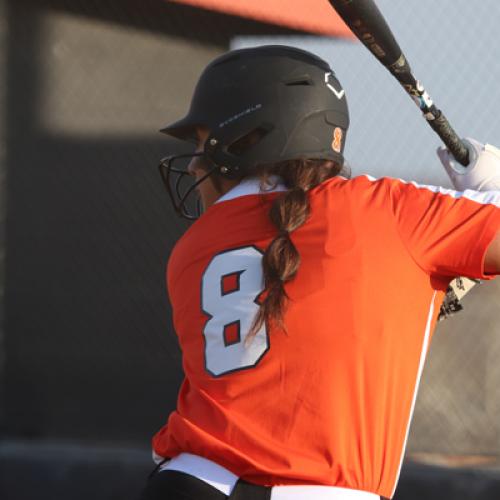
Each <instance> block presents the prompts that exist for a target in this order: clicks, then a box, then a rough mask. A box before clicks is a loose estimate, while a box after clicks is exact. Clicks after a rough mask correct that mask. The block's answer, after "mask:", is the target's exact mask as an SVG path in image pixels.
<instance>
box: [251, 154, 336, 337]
mask: <svg viewBox="0 0 500 500" xmlns="http://www.w3.org/2000/svg"><path fill="white" fill-rule="evenodd" d="M340 171H341V167H340V166H339V165H338V164H337V163H335V162H333V161H325V160H291V161H286V162H282V163H277V164H275V165H268V166H262V167H259V169H258V177H259V178H260V180H261V185H265V183H269V178H270V177H271V176H278V177H279V179H280V180H281V181H282V182H283V183H284V184H285V187H286V188H287V191H285V192H284V193H283V194H282V195H281V196H278V197H277V198H276V199H275V200H274V201H273V204H272V206H271V209H270V211H269V218H270V219H271V222H272V223H273V224H274V226H276V229H277V235H276V236H275V238H274V239H273V240H272V241H271V243H270V245H269V246H268V247H267V249H266V251H265V253H264V256H263V258H262V268H263V271H264V283H265V293H264V295H263V297H264V298H263V300H262V301H261V307H260V309H259V312H258V313H257V315H256V317H255V320H254V322H253V325H252V328H251V329H250V332H249V334H248V336H247V340H251V339H252V338H253V337H254V336H255V335H256V334H257V332H258V331H259V330H260V328H261V327H262V325H263V324H266V325H268V326H270V325H271V324H273V325H275V326H277V327H278V328H281V329H283V330H284V331H286V326H285V324H284V315H285V312H286V308H287V303H288V300H289V297H288V295H287V293H286V289H285V284H286V283H288V282H289V281H291V280H293V278H295V276H296V275H297V272H298V270H299V267H300V254H299V252H298V250H297V248H296V247H295V245H294V244H293V242H292V240H291V238H290V233H292V232H293V231H296V230H297V229H298V228H300V227H301V226H302V225H303V224H304V223H305V222H306V221H307V219H308V218H309V215H310V204H309V196H308V191H309V190H310V189H312V188H314V187H316V186H317V185H319V184H321V183H322V182H324V181H325V180H327V179H329V178H331V177H335V176H336V175H338V174H339V173H340Z"/></svg>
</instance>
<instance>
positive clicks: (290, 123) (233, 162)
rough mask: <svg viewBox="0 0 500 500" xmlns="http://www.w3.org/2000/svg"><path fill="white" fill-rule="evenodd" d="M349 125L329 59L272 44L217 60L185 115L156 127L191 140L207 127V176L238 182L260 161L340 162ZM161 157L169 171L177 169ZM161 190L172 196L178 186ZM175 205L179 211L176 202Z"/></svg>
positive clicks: (265, 162)
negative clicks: (308, 160) (327, 61)
mask: <svg viewBox="0 0 500 500" xmlns="http://www.w3.org/2000/svg"><path fill="white" fill-rule="evenodd" d="M348 126H349V112H348V108H347V102H346V98H345V92H344V90H343V89H342V87H341V85H340V83H339V82H338V80H337V79H336V77H335V75H334V73H333V71H332V69H331V68H330V66H329V65H328V63H326V62H325V61H323V60H322V59H320V58H318V57H316V56H315V55H313V54H311V53H309V52H306V51H303V50H300V49H296V48H293V47H287V46H278V45H271V46H263V47H257V48H252V49H241V50H235V51H231V52H228V53H226V54H224V55H222V56H221V57H219V58H217V59H215V60H214V61H213V62H212V63H210V64H209V65H208V66H207V68H206V69H205V70H204V72H203V73H202V75H201V77H200V79H199V81H198V83H197V85H196V89H195V92H194V95H193V98H192V101H191V106H190V109H189V112H188V114H187V115H186V116H185V117H184V118H182V119H181V120H178V121H176V122H174V123H172V124H170V125H167V126H166V127H164V128H163V129H162V130H161V132H163V133H165V134H168V135H171V136H173V137H176V138H180V139H183V140H187V141H191V142H193V140H194V142H196V132H197V129H198V128H204V129H206V130H208V131H209V136H208V139H207V140H206V143H205V146H204V152H203V153H202V154H204V155H205V159H206V160H207V162H206V163H207V164H209V165H210V166H214V168H212V169H211V170H210V173H209V174H208V175H207V176H205V178H207V177H209V175H212V174H214V175H220V176H223V177H226V178H228V179H238V178H242V177H245V176H250V175H252V172H253V171H254V169H255V167H256V166H258V165H262V164H271V163H277V162H282V161H285V160H293V159H324V160H332V161H335V162H336V163H338V164H339V165H340V166H342V165H343V163H344V157H343V151H344V146H345V136H346V132H347V129H348ZM162 162H163V163H164V165H165V166H166V169H167V173H168V172H170V174H169V175H171V174H172V173H174V172H175V170H173V169H172V167H171V166H170V170H168V169H169V167H168V165H170V163H169V162H166V163H165V161H164V160H162ZM207 172H208V171H207ZM164 181H165V178H164ZM166 184H167V183H166ZM193 189H195V188H193ZM167 190H168V191H169V194H170V196H171V198H172V192H173V191H177V188H175V185H174V190H173V191H172V189H171V188H170V189H169V188H167ZM183 198H184V199H185V198H186V197H185V196H184V197H183ZM174 206H175V207H176V210H177V212H178V213H183V211H184V209H183V208H181V207H180V205H179V203H175V204H174ZM183 215H184V216H185V214H183Z"/></svg>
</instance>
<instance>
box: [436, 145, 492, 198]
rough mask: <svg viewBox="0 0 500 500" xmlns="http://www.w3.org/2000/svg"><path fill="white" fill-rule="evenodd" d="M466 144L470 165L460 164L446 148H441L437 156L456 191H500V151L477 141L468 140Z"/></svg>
mask: <svg viewBox="0 0 500 500" xmlns="http://www.w3.org/2000/svg"><path fill="white" fill-rule="evenodd" d="M464 142H465V143H466V145H467V149H468V150H469V158H470V161H469V165H468V166H466V167H464V166H463V165H461V164H460V163H458V162H457V161H456V160H455V158H454V157H453V155H452V154H451V153H450V152H449V151H448V149H447V148H445V147H440V148H438V150H437V154H438V156H439V159H440V160H441V163H442V164H443V166H444V168H445V170H446V172H447V174H448V176H449V178H450V179H451V182H452V184H453V186H454V187H455V189H457V190H458V191H465V190H466V189H474V190H475V191H499V190H500V149H498V148H496V147H495V146H492V145H491V144H481V143H480V142H478V141H476V140H475V139H470V138H466V139H464Z"/></svg>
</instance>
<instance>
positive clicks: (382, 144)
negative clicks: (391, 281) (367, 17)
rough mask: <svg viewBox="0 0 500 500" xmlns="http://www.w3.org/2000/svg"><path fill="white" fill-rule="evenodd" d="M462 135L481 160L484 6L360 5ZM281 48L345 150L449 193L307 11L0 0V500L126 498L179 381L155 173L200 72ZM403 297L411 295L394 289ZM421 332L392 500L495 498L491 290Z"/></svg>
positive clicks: (489, 26)
mask: <svg viewBox="0 0 500 500" xmlns="http://www.w3.org/2000/svg"><path fill="white" fill-rule="evenodd" d="M377 3H378V5H379V6H380V8H381V10H382V12H383V13H384V15H385V16H386V18H387V20H388V22H389V25H390V26H391V27H392V29H393V31H394V33H395V35H396V38H397V39H398V41H399V42H400V45H401V46H402V48H403V50H404V51H405V53H406V54H407V56H408V58H409V60H410V63H411V65H412V67H413V68H414V70H415V74H416V75H417V77H419V78H420V79H421V80H422V81H423V83H424V84H425V85H426V87H427V88H428V90H429V93H430V94H431V96H432V97H433V98H434V100H435V101H436V103H437V105H438V107H440V108H442V109H443V110H444V112H445V113H446V115H447V116H448V119H449V121H450V122H451V123H452V125H453V126H454V127H455V129H456V130H457V131H458V132H459V133H460V134H461V135H464V136H472V137H475V138H477V139H479V140H481V141H483V142H490V143H492V144H496V145H498V146H500V120H499V119H498V116H499V115H500V85H498V82H499V81H500V57H499V56H500V38H499V37H498V34H497V31H496V30H497V29H498V28H497V27H498V26H499V23H500V3H499V2H498V1H497V0H483V1H481V2H475V3H473V2H467V1H465V0H441V1H440V2H434V1H432V0H420V1H418V2H417V1H416V0H409V1H407V2H391V1H390V0H379V1H378V2H377ZM262 43H284V44H288V45H295V46H298V47H302V48H305V49H307V50H311V51H313V52H315V53H317V54H318V55H320V56H321V57H323V58H325V59H326V60H328V61H329V62H330V64H331V65H332V67H333V68H334V70H335V71H336V73H337V76H338V77H339V79H340V81H341V82H342V83H343V86H344V88H345V89H346V93H347V96H348V101H349V104H350V111H351V123H352V124H351V128H350V131H349V135H348V143H347V148H346V156H347V158H348V160H349V162H350V164H351V166H352V170H353V175H357V174H361V173H369V174H372V175H374V176H383V175H390V176H393V177H401V178H404V179H408V180H416V181H419V182H425V183H432V184H439V185H444V186H447V187H449V183H448V181H447V179H446V177H445V175H444V173H443V172H442V171H441V168H440V164H439V163H438V160H437V158H436V156H435V153H434V151H435V149H436V147H437V146H438V145H439V141H438V139H437V136H435V134H434V133H433V132H432V130H431V129H430V127H428V126H427V125H426V124H425V122H424V120H423V119H422V118H421V117H420V116H419V114H420V113H419V111H418V110H417V109H416V108H415V105H414V104H413V102H412V101H411V100H410V99H409V98H408V96H407V95H406V94H405V93H404V92H403V91H402V89H401V88H400V87H399V85H398V84H397V83H396V82H395V81H394V80H393V78H392V77H391V76H390V75H389V73H388V72H387V71H386V70H385V69H384V68H383V67H382V66H380V65H379V64H378V62H377V61H375V60H374V59H373V57H372V56H371V54H370V53H369V52H368V51H367V50H366V49H365V48H364V47H363V46H362V45H361V44H359V43H358V42H356V41H355V40H354V39H353V38H352V36H351V35H350V34H349V32H348V31H347V29H346V28H345V27H344V26H343V25H342V23H341V22H339V20H338V18H337V17H336V16H335V15H334V14H333V13H332V12H331V9H330V7H329V6H328V2H327V1H326V0H309V1H308V2H303V1H300V0H293V1H292V0H288V1H284V0H267V1H261V2H257V1H253V2H249V1H235V0H233V1H232V2H229V1H226V0H189V1H187V0H186V1H178V2H169V1H161V0H142V1H141V2H138V1H132V0H119V1H118V0H100V1H99V2H97V1H91V0H72V1H69V0H36V1H35V0H0V311H1V314H0V320H1V321H0V499H2V500H21V499H22V500H25V499H31V498H37V499H39V500H45V499H47V500H59V499H63V498H64V499H67V498H71V499H75V500H79V499H80V498H81V499H88V498H93V499H96V500H101V499H102V500H111V499H135V498H137V497H138V495H139V491H140V489H141V488H142V486H143V484H144V481H145V478H146V475H147V474H148V473H149V472H150V470H151V469H152V462H151V458H150V456H151V454H150V438H151V436H152V435H153V434H154V433H155V432H156V431H157V430H158V429H159V428H160V427H161V426H162V425H163V423H164V421H165V420H166V418H167V416H168V414H169V412H170V411H171V410H172V409H173V408H174V407H175V401H176V394H177V389H178V387H179V384H180V382H181V379H182V371H181V360H180V353H179V349H178V346H177V342H176V339H175V335H174V334H173V332H172V327H171V319H170V310H169V305H168V301H167V297H166V292H165V279H164V270H165V264H166V261H167V258H168V256H169V253H170V251H171V249H172V247H173V245H174V244H175V242H176V240H177V239H178V238H179V237H180V236H181V235H182V233H183V232H184V230H185V229H186V228H187V225H186V224H185V223H184V222H182V221H181V220H179V219H178V218H177V217H176V216H175V215H174V213H173V210H172V208H171V207H170V205H169V202H168V199H167V195H166V193H165V192H164V190H163V187H162V185H161V181H160V178H159V175H158V171H157V168H156V166H157V163H158V160H159V159H160V158H161V157H163V156H165V155H167V154H170V153H172V152H176V151H181V150H182V145H181V144H179V143H176V142H175V141H173V140H169V139H167V138H166V137H163V136H161V135H160V134H159V133H158V132H157V130H158V129H159V128H160V127H161V126H162V125H163V124H165V123H167V122H169V121H170V120H173V119H175V118H178V117H181V116H183V114H184V113H185V112H186V111H187V108H188V106H189V102H190V98H191V93H192V89H193V86H194V84H195V82H196V80H197V78H198V76H199V74H200V72H201V71H202V69H203V68H204V67H205V66H206V64H207V63H208V62H209V61H211V60H212V59H213V58H214V57H216V56H217V55H219V54H221V53H223V52H225V51H227V50H228V49H229V48H237V47H243V46H252V45H259V44H262ZM408 300H409V301H411V300H412V298H411V297H408ZM464 304H465V310H464V311H463V312H462V313H460V314H458V315H456V316H454V317H452V318H450V319H448V320H446V321H445V322H442V323H440V324H439V325H438V328H437V330H436V334H435V337H434V339H433V342H432V346H431V350H430V354H429V357H428V361H427V365H426V368H425V370H424V376H423V379H422V382H421V388H420V393H419V398H418V401H417V406H416V409H415V416H414V420H413V424H412V427H411V432H410V438H409V443H408V448H407V458H406V462H405V466H404V467H403V472H402V478H401V482H400V487H399V489H398V490H397V493H396V498H397V499H400V500H403V499H408V500H410V499H413V498H415V499H416V498H446V499H452V500H455V499H457V500H458V499H469V498H470V499H473V498H474V499H492V500H493V499H498V498H500V418H499V415H500V361H499V360H500V314H499V312H500V283H499V282H498V280H497V281H493V282H489V283H486V284H484V285H482V286H480V287H477V288H476V289H474V290H473V291H472V292H471V294H470V295H469V296H467V297H466V299H465V301H464Z"/></svg>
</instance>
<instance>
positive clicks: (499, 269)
mask: <svg viewBox="0 0 500 500" xmlns="http://www.w3.org/2000/svg"><path fill="white" fill-rule="evenodd" d="M464 142H466V143H467V144H468V149H469V157H470V164H469V165H468V166H467V167H463V166H462V165H460V163H458V162H456V161H455V159H454V158H453V156H452V155H451V154H450V153H449V151H448V150H447V149H446V148H444V147H442V148H439V149H438V156H439V159H440V160H441V163H442V164H443V166H444V168H445V170H446V172H447V174H448V176H449V177H450V179H451V182H452V183H453V186H454V187H455V189H458V190H459V191H465V190H466V189H474V190H476V191H500V150H499V149H498V148H496V147H494V146H491V145H490V144H481V143H480V142H478V141H476V140H475V139H471V138H467V139H465V141H464ZM484 271H485V273H487V274H499V273H500V233H499V234H497V236H496V238H494V240H493V241H492V243H491V245H490V246H489V247H488V250H487V252H486V255H485V260H484Z"/></svg>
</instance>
